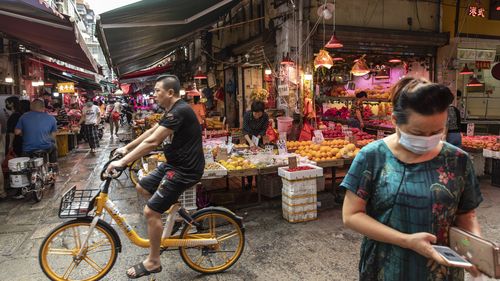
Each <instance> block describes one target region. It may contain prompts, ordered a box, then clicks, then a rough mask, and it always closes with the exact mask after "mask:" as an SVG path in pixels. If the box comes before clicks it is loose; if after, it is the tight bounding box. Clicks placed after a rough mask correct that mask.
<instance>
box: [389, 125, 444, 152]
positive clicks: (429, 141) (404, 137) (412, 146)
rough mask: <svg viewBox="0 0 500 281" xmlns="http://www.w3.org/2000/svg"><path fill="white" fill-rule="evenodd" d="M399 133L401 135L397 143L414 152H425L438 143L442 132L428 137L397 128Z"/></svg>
mask: <svg viewBox="0 0 500 281" xmlns="http://www.w3.org/2000/svg"><path fill="white" fill-rule="evenodd" d="M399 133H400V135H401V136H400V137H399V143H400V144H401V145H402V146H404V148H406V149H408V150H409V151H411V152H413V153H415V154H425V153H427V152H429V151H431V150H432V149H434V148H435V147H436V146H437V145H438V144H439V142H440V141H441V138H442V136H443V134H442V133H439V134H435V135H433V136H430V137H422V136H414V135H410V134H406V133H404V132H402V131H401V130H399Z"/></svg>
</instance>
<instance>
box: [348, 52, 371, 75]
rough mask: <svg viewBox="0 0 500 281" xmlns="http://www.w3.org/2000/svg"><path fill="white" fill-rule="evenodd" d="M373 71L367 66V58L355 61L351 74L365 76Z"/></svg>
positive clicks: (363, 57)
mask: <svg viewBox="0 0 500 281" xmlns="http://www.w3.org/2000/svg"><path fill="white" fill-rule="evenodd" d="M370 72H371V70H370V68H368V65H366V61H365V56H362V57H361V58H359V59H357V60H355V61H354V65H353V66H352V69H351V73H352V75H354V76H364V75H366V74H368V73H370Z"/></svg>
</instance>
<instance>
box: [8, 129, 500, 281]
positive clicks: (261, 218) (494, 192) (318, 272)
mask: <svg viewBox="0 0 500 281" xmlns="http://www.w3.org/2000/svg"><path fill="white" fill-rule="evenodd" d="M118 145H120V143H117V141H116V140H115V141H114V142H113V141H109V135H105V137H104V141H102V142H101V148H100V149H98V153H97V154H96V155H95V156H93V155H90V154H89V153H88V149H86V148H85V147H86V145H81V146H80V147H81V148H80V149H78V150H77V151H76V152H73V153H72V154H70V156H68V157H65V158H63V159H61V162H60V163H61V164H60V167H61V168H60V176H59V179H58V182H57V184H56V188H55V190H50V191H49V192H47V193H46V194H45V197H44V199H43V201H42V202H40V203H37V204H35V203H33V202H32V201H30V200H28V199H26V200H17V201H16V200H7V201H2V202H0V224H1V225H2V228H1V230H0V280H26V281H27V280H30V281H32V280H47V279H46V277H45V276H44V275H43V273H42V272H41V270H40V268H39V265H38V258H37V257H38V249H39V245H40V243H41V241H42V240H43V238H44V237H45V235H46V234H47V233H48V232H49V231H50V230H51V229H52V228H54V227H55V226H57V225H58V224H59V223H61V220H60V219H59V218H58V217H57V211H58V208H59V198H60V195H61V194H62V193H63V192H64V191H65V190H67V189H68V188H69V187H71V186H73V185H75V184H76V185H78V186H85V187H86V188H97V187H98V185H99V184H100V181H99V179H98V178H97V173H98V172H99V171H100V168H101V167H102V165H103V163H104V162H105V160H106V159H107V155H108V152H109V151H110V150H111V149H112V148H114V147H117V146H118ZM483 192H484V197H485V201H484V202H483V204H482V205H481V207H480V209H479V220H480V222H481V225H482V228H483V234H484V236H486V237H490V238H498V237H500V216H498V211H500V207H499V206H500V188H495V187H491V186H489V185H488V184H487V182H486V181H483ZM110 196H111V198H112V199H113V200H114V202H115V203H117V205H118V206H119V208H120V209H121V211H122V213H123V214H125V215H126V217H127V219H128V220H129V222H130V224H131V225H134V226H136V227H137V229H138V232H139V233H140V234H141V235H142V236H146V232H145V225H144V221H143V219H142V215H141V211H142V204H143V203H144V202H143V201H142V200H140V199H138V197H137V194H136V192H135V190H134V189H133V188H132V185H131V182H130V180H128V179H127V178H126V177H124V176H122V178H121V181H120V182H118V183H116V184H115V186H114V188H113V189H112V192H111V195H110ZM326 196H328V195H326ZM324 205H326V204H324ZM280 207H281V204H280V202H279V200H277V201H268V202H265V204H263V205H262V206H260V207H258V208H252V209H244V210H238V211H237V213H238V214H240V215H243V216H244V217H245V225H246V230H247V231H246V237H247V241H246V246H245V251H244V253H243V255H242V257H241V259H240V260H239V261H238V263H237V264H236V265H235V266H234V267H233V268H231V269H230V270H229V271H228V272H226V273H223V274H219V275H213V276H203V275H199V274H197V273H196V272H194V271H192V270H191V269H189V268H188V267H187V266H186V265H184V263H183V262H182V260H181V259H180V256H179V254H178V252H167V253H164V254H163V256H162V263H163V272H162V273H160V274H158V275H157V280H356V278H357V262H358V251H359V245H360V240H361V236H360V235H358V234H356V233H354V232H352V231H350V230H346V229H345V228H344V227H343V226H342V223H341V211H340V207H339V206H333V205H332V206H323V210H321V211H320V213H319V219H318V220H316V221H313V222H309V223H301V224H290V223H287V222H286V221H285V220H283V219H282V217H281V208H280ZM120 234H121V233H120ZM120 236H121V239H122V243H123V251H122V253H121V254H120V255H119V256H118V261H117V262H116V264H115V266H114V268H113V269H112V271H111V272H110V274H109V275H108V276H106V277H105V279H104V280H127V278H126V277H125V270H126V269H127V268H128V267H129V266H131V265H133V264H135V263H137V262H138V261H140V260H142V259H143V258H144V257H145V254H146V249H140V248H137V247H135V246H132V244H130V243H129V242H128V241H127V238H126V237H125V236H123V235H120ZM144 280H146V279H145V278H144Z"/></svg>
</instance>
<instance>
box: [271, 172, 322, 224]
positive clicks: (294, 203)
mask: <svg viewBox="0 0 500 281" xmlns="http://www.w3.org/2000/svg"><path fill="white" fill-rule="evenodd" d="M304 166H308V167H310V168H312V169H309V170H301V171H294V172H291V171H289V168H288V167H282V168H279V169H278V174H279V175H280V176H281V178H282V181H283V189H282V207H283V217H284V218H285V219H286V220H287V221H289V222H305V221H310V220H314V219H316V218H317V197H316V190H317V185H316V184H317V181H316V179H317V178H318V177H322V176H323V168H320V167H317V166H314V165H310V164H306V165H304Z"/></svg>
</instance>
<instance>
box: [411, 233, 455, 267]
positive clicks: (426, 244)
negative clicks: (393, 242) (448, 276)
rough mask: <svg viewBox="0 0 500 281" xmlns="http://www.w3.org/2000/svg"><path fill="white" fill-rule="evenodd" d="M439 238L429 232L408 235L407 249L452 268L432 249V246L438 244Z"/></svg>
mask: <svg viewBox="0 0 500 281" xmlns="http://www.w3.org/2000/svg"><path fill="white" fill-rule="evenodd" d="M436 241H437V238H436V236H435V235H432V234H430V233H427V232H419V233H414V234H408V236H407V237H406V243H405V244H406V248H408V249H410V250H413V251H415V252H417V253H418V254H420V255H422V256H424V257H426V258H429V259H432V260H434V261H436V262H437V263H439V264H441V265H444V266H450V264H448V262H446V260H445V259H443V257H441V256H440V255H439V253H438V252H437V251H436V250H434V248H432V244H434V243H436Z"/></svg>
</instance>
